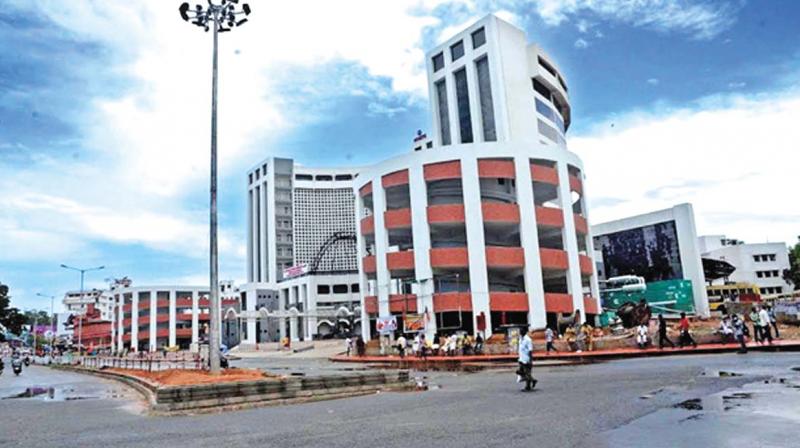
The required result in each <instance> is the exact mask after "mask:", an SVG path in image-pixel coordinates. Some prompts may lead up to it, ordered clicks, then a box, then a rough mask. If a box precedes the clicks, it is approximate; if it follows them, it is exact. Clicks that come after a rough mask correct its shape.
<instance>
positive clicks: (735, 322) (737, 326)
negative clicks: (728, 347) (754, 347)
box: [731, 314, 747, 354]
mask: <svg viewBox="0 0 800 448" xmlns="http://www.w3.org/2000/svg"><path fill="white" fill-rule="evenodd" d="M731 326H732V327H733V336H734V337H735V338H736V341H737V342H738V343H739V347H740V348H739V351H737V353H741V354H744V353H747V344H745V343H744V330H745V328H746V327H745V325H744V322H742V320H741V319H739V316H737V315H736V314H734V315H733V317H732V318H731Z"/></svg>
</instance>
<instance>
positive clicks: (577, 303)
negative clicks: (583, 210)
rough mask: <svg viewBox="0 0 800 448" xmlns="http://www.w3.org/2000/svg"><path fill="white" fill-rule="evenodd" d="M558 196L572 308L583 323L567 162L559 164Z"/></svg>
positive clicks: (579, 274)
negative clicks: (561, 212)
mask: <svg viewBox="0 0 800 448" xmlns="http://www.w3.org/2000/svg"><path fill="white" fill-rule="evenodd" d="M556 168H557V170H558V195H559V196H561V208H562V210H563V212H564V249H566V251H567V258H568V260H569V269H568V270H567V283H568V286H569V293H570V295H571V296H572V306H573V307H574V308H575V310H576V311H580V312H581V323H583V322H584V321H585V320H586V310H584V309H583V284H582V282H581V266H580V259H579V258H578V239H577V236H576V234H575V216H574V215H573V214H572V190H571V189H570V187H569V170H568V168H567V163H566V162H558V163H557V166H556Z"/></svg>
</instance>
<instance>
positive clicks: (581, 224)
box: [573, 215, 589, 235]
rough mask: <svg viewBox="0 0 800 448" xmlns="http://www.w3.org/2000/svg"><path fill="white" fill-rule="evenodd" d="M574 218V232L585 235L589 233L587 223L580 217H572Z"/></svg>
mask: <svg viewBox="0 0 800 448" xmlns="http://www.w3.org/2000/svg"><path fill="white" fill-rule="evenodd" d="M573 216H574V217H575V232H577V233H579V234H581V235H586V234H588V233H589V223H588V222H587V221H586V218H584V217H583V216H581V215H573Z"/></svg>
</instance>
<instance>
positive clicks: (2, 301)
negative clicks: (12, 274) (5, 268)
mask: <svg viewBox="0 0 800 448" xmlns="http://www.w3.org/2000/svg"><path fill="white" fill-rule="evenodd" d="M25 322H26V319H25V315H24V314H22V313H20V312H19V310H18V309H17V308H13V307H12V306H11V296H9V295H8V286H7V285H4V284H2V283H0V324H2V325H3V326H4V327H6V328H7V329H8V331H10V332H11V333H14V334H20V333H21V332H22V326H23V325H25Z"/></svg>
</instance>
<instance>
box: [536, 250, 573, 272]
mask: <svg viewBox="0 0 800 448" xmlns="http://www.w3.org/2000/svg"><path fill="white" fill-rule="evenodd" d="M539 259H540V260H541V262H542V269H549V270H558V271H565V270H567V268H568V267H569V259H568V257H567V251H565V250H559V249H547V248H541V249H539Z"/></svg>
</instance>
